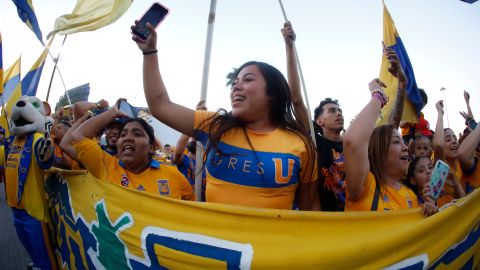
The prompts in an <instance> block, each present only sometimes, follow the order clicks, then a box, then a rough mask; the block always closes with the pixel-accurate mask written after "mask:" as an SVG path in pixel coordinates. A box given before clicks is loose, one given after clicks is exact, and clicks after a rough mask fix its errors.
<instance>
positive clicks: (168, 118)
mask: <svg viewBox="0 0 480 270" xmlns="http://www.w3.org/2000/svg"><path fill="white" fill-rule="evenodd" d="M137 23H138V21H136V22H135V24H137ZM133 27H134V26H132V29H133ZM147 28H148V30H149V31H150V33H151V35H150V36H149V37H148V38H147V40H142V39H140V38H139V37H137V36H135V35H133V36H132V39H133V40H134V41H135V42H136V43H137V45H138V48H140V50H141V51H142V53H143V88H144V91H145V98H146V99H147V103H148V108H149V109H150V112H151V113H152V115H153V116H154V117H155V118H157V119H158V120H159V121H160V122H162V123H164V124H166V125H168V126H170V127H171V128H173V129H175V130H177V131H179V132H180V133H183V134H186V135H188V136H193V128H194V127H193V119H194V111H193V110H192V109H189V108H186V107H184V106H181V105H179V104H176V103H174V102H172V101H171V100H170V97H169V96H168V92H167V89H166V88H165V84H164V83H163V79H162V75H161V74H160V68H159V65H158V56H157V32H156V31H155V28H153V26H152V25H150V24H149V23H147Z"/></svg>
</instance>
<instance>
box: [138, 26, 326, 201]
mask: <svg viewBox="0 0 480 270" xmlns="http://www.w3.org/2000/svg"><path fill="white" fill-rule="evenodd" d="M136 23H138V22H136ZM134 27H135V26H132V29H133V28H134ZM147 28H148V30H149V31H150V32H151V35H150V36H149V37H148V38H147V39H146V40H143V39H141V38H139V37H137V36H135V35H134V36H133V37H132V38H133V40H134V41H135V42H136V43H137V45H138V47H139V48H140V50H141V51H142V52H143V55H144V56H143V82H144V90H145V96H146V99H147V103H148V107H149V109H150V111H151V113H152V115H153V116H155V117H156V118H157V119H158V120H160V121H161V122H163V123H165V124H166V125H168V126H170V127H172V128H173V129H175V130H177V131H179V132H181V133H183V134H186V135H188V136H195V137H196V139H197V140H200V141H201V142H202V143H204V144H205V145H206V151H205V153H206V160H205V168H206V172H207V187H206V201H207V202H219V203H227V204H236V205H244V206H252V207H264V208H277V209H292V207H293V205H294V200H295V199H296V201H297V202H298V205H299V207H300V209H302V210H319V203H318V196H317V195H316V193H317V192H316V191H317V188H316V184H317V181H316V180H317V176H316V171H315V165H316V164H315V163H316V162H315V160H316V159H315V149H314V147H313V143H312V141H311V140H310V139H309V136H308V133H307V131H306V129H305V127H304V126H303V125H300V124H299V123H298V122H297V121H295V118H296V117H295V113H294V110H293V107H292V98H291V94H290V89H289V87H288V84H287V81H286V80H285V78H284V77H283V75H282V74H281V73H280V72H279V71H278V70H277V69H276V68H274V67H272V66H270V65H268V64H266V63H262V62H253V61H252V62H247V63H245V64H243V65H242V66H241V67H240V68H239V69H238V71H237V74H236V76H235V81H234V83H233V86H232V89H231V93H230V101H231V105H232V110H231V111H230V112H227V111H226V110H223V109H221V110H219V111H217V112H207V111H194V110H191V109H188V108H186V107H183V106H181V105H179V104H176V103H174V102H172V101H171V100H170V98H169V96H168V92H167V89H166V87H165V85H164V83H163V80H162V76H161V74H160V70H159V64H158V62H159V61H158V56H157V54H156V53H157V33H156V32H155V29H154V28H153V27H152V26H151V25H150V24H147ZM207 142H208V143H207ZM274 142H279V143H274ZM295 195H297V196H295Z"/></svg>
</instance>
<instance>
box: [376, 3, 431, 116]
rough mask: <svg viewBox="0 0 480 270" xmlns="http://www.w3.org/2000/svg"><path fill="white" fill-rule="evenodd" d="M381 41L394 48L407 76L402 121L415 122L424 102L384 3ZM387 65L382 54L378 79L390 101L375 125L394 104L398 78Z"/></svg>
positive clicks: (388, 64)
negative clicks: (385, 86) (383, 85)
mask: <svg viewBox="0 0 480 270" xmlns="http://www.w3.org/2000/svg"><path fill="white" fill-rule="evenodd" d="M383 42H384V43H385V45H386V46H387V47H388V48H393V49H394V50H395V52H396V53H397V56H398V59H399V61H400V63H401V64H402V67H403V71H404V72H405V76H406V77H407V89H406V97H407V98H406V99H405V104H404V108H403V114H402V121H405V122H409V123H417V122H418V115H419V113H420V111H421V110H422V108H423V106H424V104H423V101H422V97H421V95H420V91H419V90H418V87H417V83H416V81H415V74H414V73H413V67H412V64H411V63H410V59H409V58H408V54H407V50H406V49H405V46H404V45H403V42H402V39H401V38H400V35H399V34H398V31H397V28H396V27H395V23H394V22H393V20H392V17H391V16H390V13H389V12H388V9H387V7H386V6H385V3H384V4H383ZM379 48H380V46H379ZM389 66H390V63H389V62H388V59H387V58H386V57H385V54H383V56H382V65H381V67H380V80H382V82H384V83H385V84H386V85H387V88H385V93H386V94H387V96H388V97H389V99H390V102H388V103H387V105H386V106H385V107H384V108H383V109H382V116H383V117H382V118H380V119H379V120H378V121H377V125H383V124H386V123H387V122H388V118H389V117H388V116H389V115H390V113H391V112H392V109H393V105H394V104H395V102H393V101H394V100H395V97H396V95H397V90H398V79H397V78H395V77H394V76H393V75H392V74H390V72H388V68H389Z"/></svg>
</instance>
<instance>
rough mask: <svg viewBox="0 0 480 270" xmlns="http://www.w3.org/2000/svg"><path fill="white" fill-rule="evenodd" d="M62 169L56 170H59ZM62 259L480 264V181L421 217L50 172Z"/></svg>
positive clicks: (89, 262) (73, 263) (240, 265)
mask: <svg viewBox="0 0 480 270" xmlns="http://www.w3.org/2000/svg"><path fill="white" fill-rule="evenodd" d="M54 175H55V173H54V174H53V176H54ZM46 186H47V191H48V193H49V195H50V203H51V206H52V209H51V216H52V226H51V227H53V228H54V233H55V235H56V240H57V241H56V242H57V244H58V248H57V252H56V254H57V256H58V260H59V262H60V263H61V264H60V265H63V268H64V269H67V267H68V268H69V269H165V268H168V269H250V268H251V269H359V268H360V269H362V268H363V269H380V268H390V269H426V268H430V269H461V268H464V267H465V269H471V268H475V267H477V266H478V265H479V258H480V254H479V243H480V242H479V238H480V230H479V217H480V207H478V205H479V204H480V194H479V192H478V191H475V192H473V193H472V194H471V195H469V196H467V197H466V198H464V199H462V200H461V201H458V202H456V203H455V204H454V205H451V206H449V207H447V208H446V209H444V210H442V211H441V212H440V213H438V214H435V215H433V216H431V217H429V218H423V217H422V216H421V214H420V210H419V209H413V210H405V211H392V212H388V211H387V212H350V213H328V212H302V211H288V210H272V209H256V208H246V207H236V206H229V205H222V204H213V203H200V202H186V201H179V200H173V199H168V198H161V197H156V196H153V195H150V194H146V193H144V192H139V191H135V190H131V189H125V188H123V187H120V186H116V185H112V184H108V183H104V182H100V181H98V180H96V179H94V178H93V177H92V176H91V175H89V174H87V173H86V172H83V171H77V172H73V173H72V172H66V171H62V172H60V173H57V177H52V176H51V177H48V179H47V180H46Z"/></svg>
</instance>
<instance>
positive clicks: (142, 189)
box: [137, 185, 145, 191]
mask: <svg viewBox="0 0 480 270" xmlns="http://www.w3.org/2000/svg"><path fill="white" fill-rule="evenodd" d="M137 190H140V191H145V188H144V187H143V186H142V185H139V186H138V187H137Z"/></svg>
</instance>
